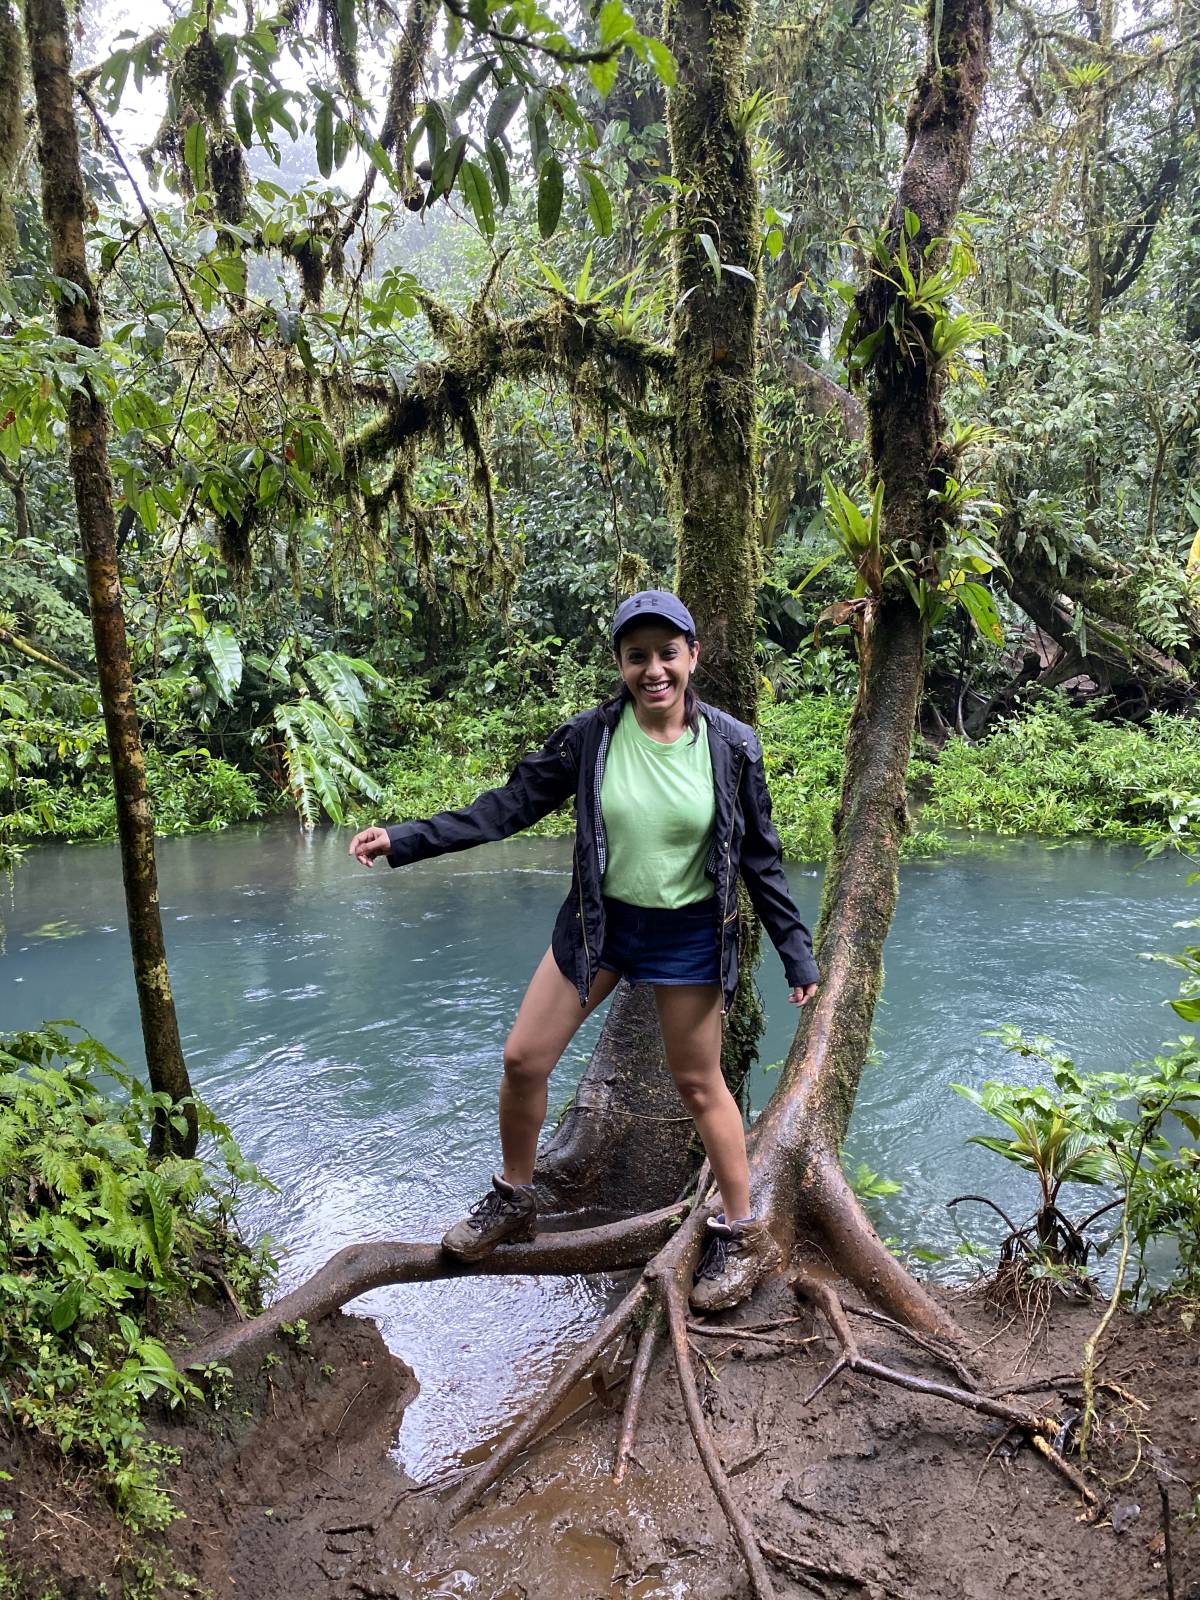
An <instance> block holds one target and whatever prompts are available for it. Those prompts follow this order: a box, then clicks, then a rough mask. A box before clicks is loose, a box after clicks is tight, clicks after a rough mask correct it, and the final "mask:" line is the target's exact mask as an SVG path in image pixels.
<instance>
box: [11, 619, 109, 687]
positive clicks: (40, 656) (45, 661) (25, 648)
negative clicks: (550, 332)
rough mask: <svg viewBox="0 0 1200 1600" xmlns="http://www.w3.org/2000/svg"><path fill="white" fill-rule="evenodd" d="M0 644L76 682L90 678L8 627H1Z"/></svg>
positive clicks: (85, 681)
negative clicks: (18, 635) (20, 637)
mask: <svg viewBox="0 0 1200 1600" xmlns="http://www.w3.org/2000/svg"><path fill="white" fill-rule="evenodd" d="M0 644H5V645H7V646H8V648H9V649H10V650H16V651H17V652H18V654H20V655H23V656H28V658H29V659H30V661H36V662H37V663H38V665H39V666H41V667H49V668H50V669H51V671H52V672H60V673H61V674H62V676H63V677H64V678H70V679H72V680H73V681H74V682H75V683H87V682H88V681H89V680H88V679H87V678H86V677H85V676H84V675H83V673H82V672H76V670H75V668H74V667H69V666H67V664H66V662H65V661H57V660H55V658H54V657H53V656H48V655H47V654H46V653H45V651H44V650H39V649H38V648H37V647H36V645H32V644H30V643H29V641H28V640H27V639H19V638H18V637H17V635H16V634H15V633H10V632H9V630H8V629H7V628H0Z"/></svg>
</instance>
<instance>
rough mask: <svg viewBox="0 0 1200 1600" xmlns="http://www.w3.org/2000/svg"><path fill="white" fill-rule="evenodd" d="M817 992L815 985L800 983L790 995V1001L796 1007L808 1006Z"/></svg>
mask: <svg viewBox="0 0 1200 1600" xmlns="http://www.w3.org/2000/svg"><path fill="white" fill-rule="evenodd" d="M816 992H817V985H816V984H815V983H798V984H797V985H796V987H795V988H794V989H793V990H792V992H791V993H790V994H789V995H788V999H789V1000H790V1001H791V1003H792V1005H794V1006H806V1005H807V1004H808V1002H809V1001H810V1000H811V999H812V997H813V995H815V994H816Z"/></svg>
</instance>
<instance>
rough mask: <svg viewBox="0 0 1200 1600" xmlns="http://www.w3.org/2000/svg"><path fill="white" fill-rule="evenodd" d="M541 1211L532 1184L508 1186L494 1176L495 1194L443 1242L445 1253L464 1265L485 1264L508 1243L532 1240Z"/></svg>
mask: <svg viewBox="0 0 1200 1600" xmlns="http://www.w3.org/2000/svg"><path fill="white" fill-rule="evenodd" d="M536 1222H537V1207H536V1205H535V1204H534V1199H533V1185H532V1184H531V1183H505V1181H504V1179H503V1178H498V1177H495V1176H493V1178H492V1192H491V1194H485V1195H484V1197H483V1199H482V1200H476V1202H475V1204H474V1205H473V1206H472V1207H471V1209H470V1211H468V1212H467V1214H466V1216H465V1217H464V1218H463V1219H462V1221H461V1222H456V1223H455V1224H454V1226H453V1227H452V1228H451V1229H450V1231H449V1233H447V1234H446V1236H445V1238H444V1239H443V1240H442V1249H443V1250H447V1251H449V1253H450V1254H451V1255H452V1256H457V1257H458V1259H459V1260H460V1261H481V1260H482V1259H483V1257H484V1256H487V1255H491V1253H492V1251H493V1250H494V1249H495V1248H496V1246H497V1245H498V1244H503V1243H504V1241H505V1240H506V1239H508V1240H511V1241H512V1242H513V1243H516V1242H517V1241H518V1240H522V1239H532V1238H533V1234H534V1227H535V1224H536Z"/></svg>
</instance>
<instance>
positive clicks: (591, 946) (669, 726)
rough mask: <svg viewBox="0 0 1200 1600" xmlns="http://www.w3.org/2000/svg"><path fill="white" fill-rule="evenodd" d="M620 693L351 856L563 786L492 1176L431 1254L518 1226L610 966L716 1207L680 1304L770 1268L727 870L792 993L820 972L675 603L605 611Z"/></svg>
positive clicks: (637, 601)
mask: <svg viewBox="0 0 1200 1600" xmlns="http://www.w3.org/2000/svg"><path fill="white" fill-rule="evenodd" d="M612 637H613V649H614V651H615V653H616V657H617V665H618V667H619V668H620V672H621V677H622V679H623V680H624V684H623V688H622V689H621V691H620V693H619V694H618V695H617V696H616V698H615V699H613V700H610V701H608V702H607V703H606V704H604V705H602V706H599V707H597V708H596V709H595V710H592V711H585V712H583V713H582V714H581V715H580V716H577V717H575V718H573V719H572V720H571V721H570V722H568V723H565V724H564V725H563V727H561V728H559V729H558V731H557V732H556V733H554V734H552V735H551V737H550V739H549V740H548V741H547V742H546V744H545V745H544V746H543V748H542V749H541V750H539V751H538V752H537V753H536V754H531V755H527V756H526V757H525V758H524V759H523V760H522V761H520V762H518V764H517V766H516V768H515V769H514V771H513V774H512V777H511V778H510V779H509V781H508V782H507V783H506V784H505V785H504V786H503V787H502V788H499V789H490V790H488V791H487V793H485V794H482V795H480V796H479V798H478V799H477V800H475V801H474V802H473V803H472V804H471V805H469V806H465V807H463V808H462V809H461V810H459V811H446V812H443V813H441V815H439V816H436V817H432V818H430V819H429V820H428V821H426V822H403V823H399V824H397V825H395V826H392V827H388V828H380V827H375V828H366V829H364V831H363V832H361V833H358V834H356V835H355V837H354V839H353V840H352V841H351V843H350V854H351V855H353V856H354V857H355V858H356V859H357V860H358V861H359V862H361V863H362V865H363V866H366V867H369V866H371V865H372V864H373V863H374V861H375V860H376V859H377V858H378V857H380V856H384V857H386V858H387V861H388V863H389V865H391V866H393V867H399V866H404V865H406V864H407V863H408V862H411V861H421V860H424V859H425V858H426V857H429V856H435V855H442V854H445V853H446V852H448V851H452V850H466V849H469V848H470V846H472V845H476V844H484V843H486V842H488V841H491V840H496V839H504V838H507V837H508V836H509V835H510V834H513V833H517V832H518V831H519V830H520V829H522V828H527V827H529V826H530V825H531V824H532V823H534V822H536V821H537V820H538V819H539V818H541V817H544V816H545V815H546V814H547V813H548V812H550V811H553V810H554V809H555V808H556V807H557V806H560V805H562V804H563V802H564V801H565V800H567V799H569V798H570V797H571V796H572V795H574V797H575V855H574V867H573V872H572V881H571V893H570V894H569V895H568V897H567V899H566V901H565V902H564V904H563V906H562V909H561V910H560V912H559V914H558V919H557V921H556V922H555V925H554V934H553V938H552V940H551V945H550V949H549V950H547V952H546V954H545V956H544V957H543V959H542V962H541V964H540V966H539V967H538V969H537V971H536V972H535V973H534V975H533V980H532V982H531V983H530V985H529V988H528V989H527V990H526V993H525V998H524V1000H523V1001H522V1002H521V1007H520V1010H519V1011H518V1013H517V1019H516V1022H515V1024H514V1026H513V1030H512V1032H511V1033H510V1034H509V1036H508V1042H507V1044H506V1045H505V1049H504V1076H503V1079H502V1082H501V1086H500V1145H501V1150H502V1153H503V1161H504V1166H503V1175H502V1176H499V1175H498V1176H496V1177H494V1178H493V1179H492V1192H491V1193H490V1194H487V1195H485V1196H484V1197H483V1199H481V1200H480V1201H478V1202H477V1203H476V1204H475V1205H474V1206H473V1207H472V1208H471V1211H470V1213H469V1214H468V1215H467V1216H466V1217H464V1218H463V1220H462V1221H461V1222H459V1223H456V1224H455V1226H454V1227H453V1228H451V1229H450V1231H449V1232H448V1233H447V1234H446V1236H445V1238H444V1239H443V1240H442V1246H443V1248H444V1249H445V1250H447V1251H449V1252H450V1253H451V1254H452V1255H455V1256H458V1257H459V1258H460V1259H462V1260H464V1261H477V1260H479V1259H480V1258H481V1257H483V1256H485V1255H487V1254H488V1253H489V1252H490V1251H492V1250H494V1249H495V1247H496V1246H497V1245H498V1244H500V1243H501V1241H503V1240H517V1239H529V1238H532V1236H533V1233H534V1228H535V1224H536V1212H535V1205H534V1191H533V1166H534V1159H535V1156H536V1153H537V1141H538V1134H539V1133H540V1131H541V1127H542V1122H543V1120H544V1118H545V1115H546V1085H547V1081H548V1079H549V1077H550V1074H551V1073H552V1072H553V1070H554V1068H555V1066H556V1065H557V1064H558V1061H559V1058H560V1056H561V1055H562V1053H563V1051H564V1050H565V1049H566V1047H567V1044H568V1043H569V1041H570V1040H571V1038H572V1036H573V1035H574V1033H575V1031H576V1030H577V1029H578V1027H579V1026H580V1024H581V1023H582V1022H583V1020H584V1019H585V1017H588V1016H590V1014H591V1013H592V1012H593V1011H594V1010H595V1009H596V1007H597V1006H598V1005H600V1004H601V1002H602V1001H604V1000H606V999H607V998H608V996H609V995H610V994H611V993H612V991H613V990H614V989H615V988H616V985H617V983H618V981H619V980H620V979H621V978H622V977H624V978H627V979H628V980H629V982H630V983H647V984H650V985H651V986H652V987H653V989H654V999H655V1003H656V1005H657V1008H658V1017H659V1023H660V1026H661V1028H662V1035H663V1044H664V1046H665V1049H666V1057H667V1064H668V1066H669V1067H670V1070H671V1074H672V1076H673V1077H674V1080H675V1084H676V1086H677V1088H678V1090H679V1093H680V1096H681V1097H682V1099H683V1102H684V1104H685V1105H686V1107H687V1109H688V1111H689V1112H690V1113H691V1115H692V1117H693V1119H694V1120H695V1123H696V1129H697V1131H698V1133H699V1134H700V1138H701V1140H702V1141H703V1144H704V1149H705V1152H706V1153H707V1155H708V1159H709V1163H710V1165H711V1167H712V1172H713V1176H714V1178H715V1179H716V1181H717V1184H718V1187H719V1188H720V1191H721V1200H722V1202H723V1205H724V1210H723V1211H722V1212H721V1214H720V1215H719V1216H717V1217H713V1218H710V1219H709V1228H710V1230H711V1232H710V1237H709V1239H708V1242H707V1247H706V1249H705V1251H704V1253H703V1255H702V1258H701V1262H700V1266H699V1268H698V1270H697V1275H696V1284H695V1287H694V1288H693V1291H692V1304H693V1305H694V1306H695V1307H696V1308H697V1310H700V1311H712V1310H716V1309H718V1308H720V1307H724V1306H730V1305H734V1304H736V1303H737V1301H739V1300H741V1299H743V1298H744V1297H745V1296H746V1295H748V1294H749V1293H750V1292H751V1290H752V1289H753V1288H754V1287H755V1285H756V1284H757V1283H758V1282H759V1281H760V1280H761V1279H762V1278H763V1277H765V1276H766V1275H767V1274H768V1273H769V1272H772V1271H774V1270H775V1269H777V1267H778V1266H779V1265H780V1260H781V1258H780V1252H779V1248H778V1246H777V1245H776V1244H775V1241H774V1240H773V1239H772V1238H771V1235H770V1234H769V1232H768V1231H767V1229H766V1227H765V1226H764V1225H763V1224H762V1223H761V1222H759V1221H758V1220H757V1219H756V1218H755V1216H754V1214H753V1211H752V1208H751V1203H750V1187H749V1169H748V1166H747V1161H746V1139H745V1133H744V1130H743V1126H742V1117H741V1113H740V1111H739V1110H738V1107H737V1103H736V1101H735V1100H734V1098H733V1096H732V1095H731V1094H730V1092H729V1090H728V1088H727V1087H726V1085H725V1081H724V1079H723V1078H722V1075H721V1018H722V1016H723V1015H724V1014H725V1013H726V1012H727V1011H728V1009H729V1006H730V1003H731V1001H732V1000H733V995H734V991H735V989H736V987H737V976H738V940H739V929H738V910H737V887H736V886H737V875H738V872H739V871H740V872H741V875H742V877H743V879H744V880H745V883H746V887H747V889H748V890H749V893H750V899H751V901H752V903H753V905H754V908H755V910H756V911H757V912H758V914H759V916H760V917H761V918H762V921H763V925H764V926H765V928H766V930H767V933H768V934H769V935H770V937H771V940H772V942H773V943H774V945H775V947H776V949H777V950H778V951H779V954H780V956H781V957H782V960H783V965H784V972H785V975H786V977H787V981H788V983H789V985H790V986H791V995H790V998H791V1000H792V1001H793V1003H794V1004H796V1005H801V1006H802V1005H804V1004H805V1003H806V1002H807V1001H808V1000H809V999H810V998H811V996H812V994H813V992H814V991H815V989H816V986H817V982H818V979H819V976H820V974H819V973H818V970H817V965H816V962H815V961H814V960H813V954H812V942H811V940H810V938H809V935H808V930H807V929H806V928H805V926H804V924H803V923H802V922H801V920H800V916H799V913H798V912H797V910H796V907H795V905H794V903H793V901H792V898H791V895H790V894H789V892H788V886H787V880H786V878H785V877H784V875H783V867H782V862H781V859H780V847H779V835H778V834H777V833H776V832H775V829H774V827H773V825H772V823H771V802H770V798H769V796H768V794H767V786H766V782H765V779H764V777H763V765H762V750H761V748H760V746H759V743H758V740H757V739H756V738H755V736H754V734H753V732H752V731H751V729H750V728H748V727H747V726H746V725H745V723H742V722H737V721H735V720H734V718H733V717H730V716H726V714H725V713H724V712H723V711H718V710H716V709H715V708H714V707H712V706H708V705H704V704H703V703H702V702H700V701H699V700H698V699H697V698H696V694H695V691H694V690H693V688H692V686H691V679H692V674H693V673H694V672H695V670H696V664H697V662H698V661H699V659H700V649H699V646H698V644H697V642H696V628H695V624H694V622H693V621H692V616H691V613H690V612H689V611H688V609H687V607H686V606H685V605H684V604H683V603H682V601H680V600H679V599H677V597H676V596H675V595H673V594H669V593H667V592H666V591H665V590H661V589H650V590H644V591H643V592H642V593H641V594H636V595H634V596H632V598H631V599H629V600H626V601H624V602H623V603H622V604H621V605H620V606H619V607H618V608H617V613H616V616H615V617H614V618H613V625H612Z"/></svg>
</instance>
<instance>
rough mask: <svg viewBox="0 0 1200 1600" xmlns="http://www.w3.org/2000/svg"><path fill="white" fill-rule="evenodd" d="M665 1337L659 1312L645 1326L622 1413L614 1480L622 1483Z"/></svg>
mask: <svg viewBox="0 0 1200 1600" xmlns="http://www.w3.org/2000/svg"><path fill="white" fill-rule="evenodd" d="M661 1336H662V1323H661V1321H660V1320H659V1317H658V1313H657V1311H656V1312H655V1313H654V1315H653V1316H652V1317H651V1318H650V1319H649V1321H648V1322H647V1323H646V1326H645V1327H644V1328H643V1329H642V1334H641V1338H640V1339H639V1340H638V1347H637V1355H636V1356H634V1358H633V1368H632V1370H631V1371H630V1374H629V1388H628V1389H627V1390H626V1393H625V1409H624V1411H623V1412H622V1413H621V1433H620V1437H619V1438H618V1439H617V1451H616V1455H615V1456H614V1457H613V1473H612V1481H613V1482H614V1483H621V1482H623V1481H624V1478H625V1474H626V1472H627V1471H628V1469H629V1456H630V1453H631V1452H632V1450H633V1441H634V1440H635V1439H636V1438H637V1425H638V1417H639V1415H640V1413H641V1407H642V1395H643V1394H644V1393H645V1389H646V1379H647V1378H648V1377H649V1376H650V1368H651V1367H652V1366H653V1364H654V1357H655V1356H656V1355H657V1353H658V1344H659V1340H660V1338H661Z"/></svg>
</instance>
